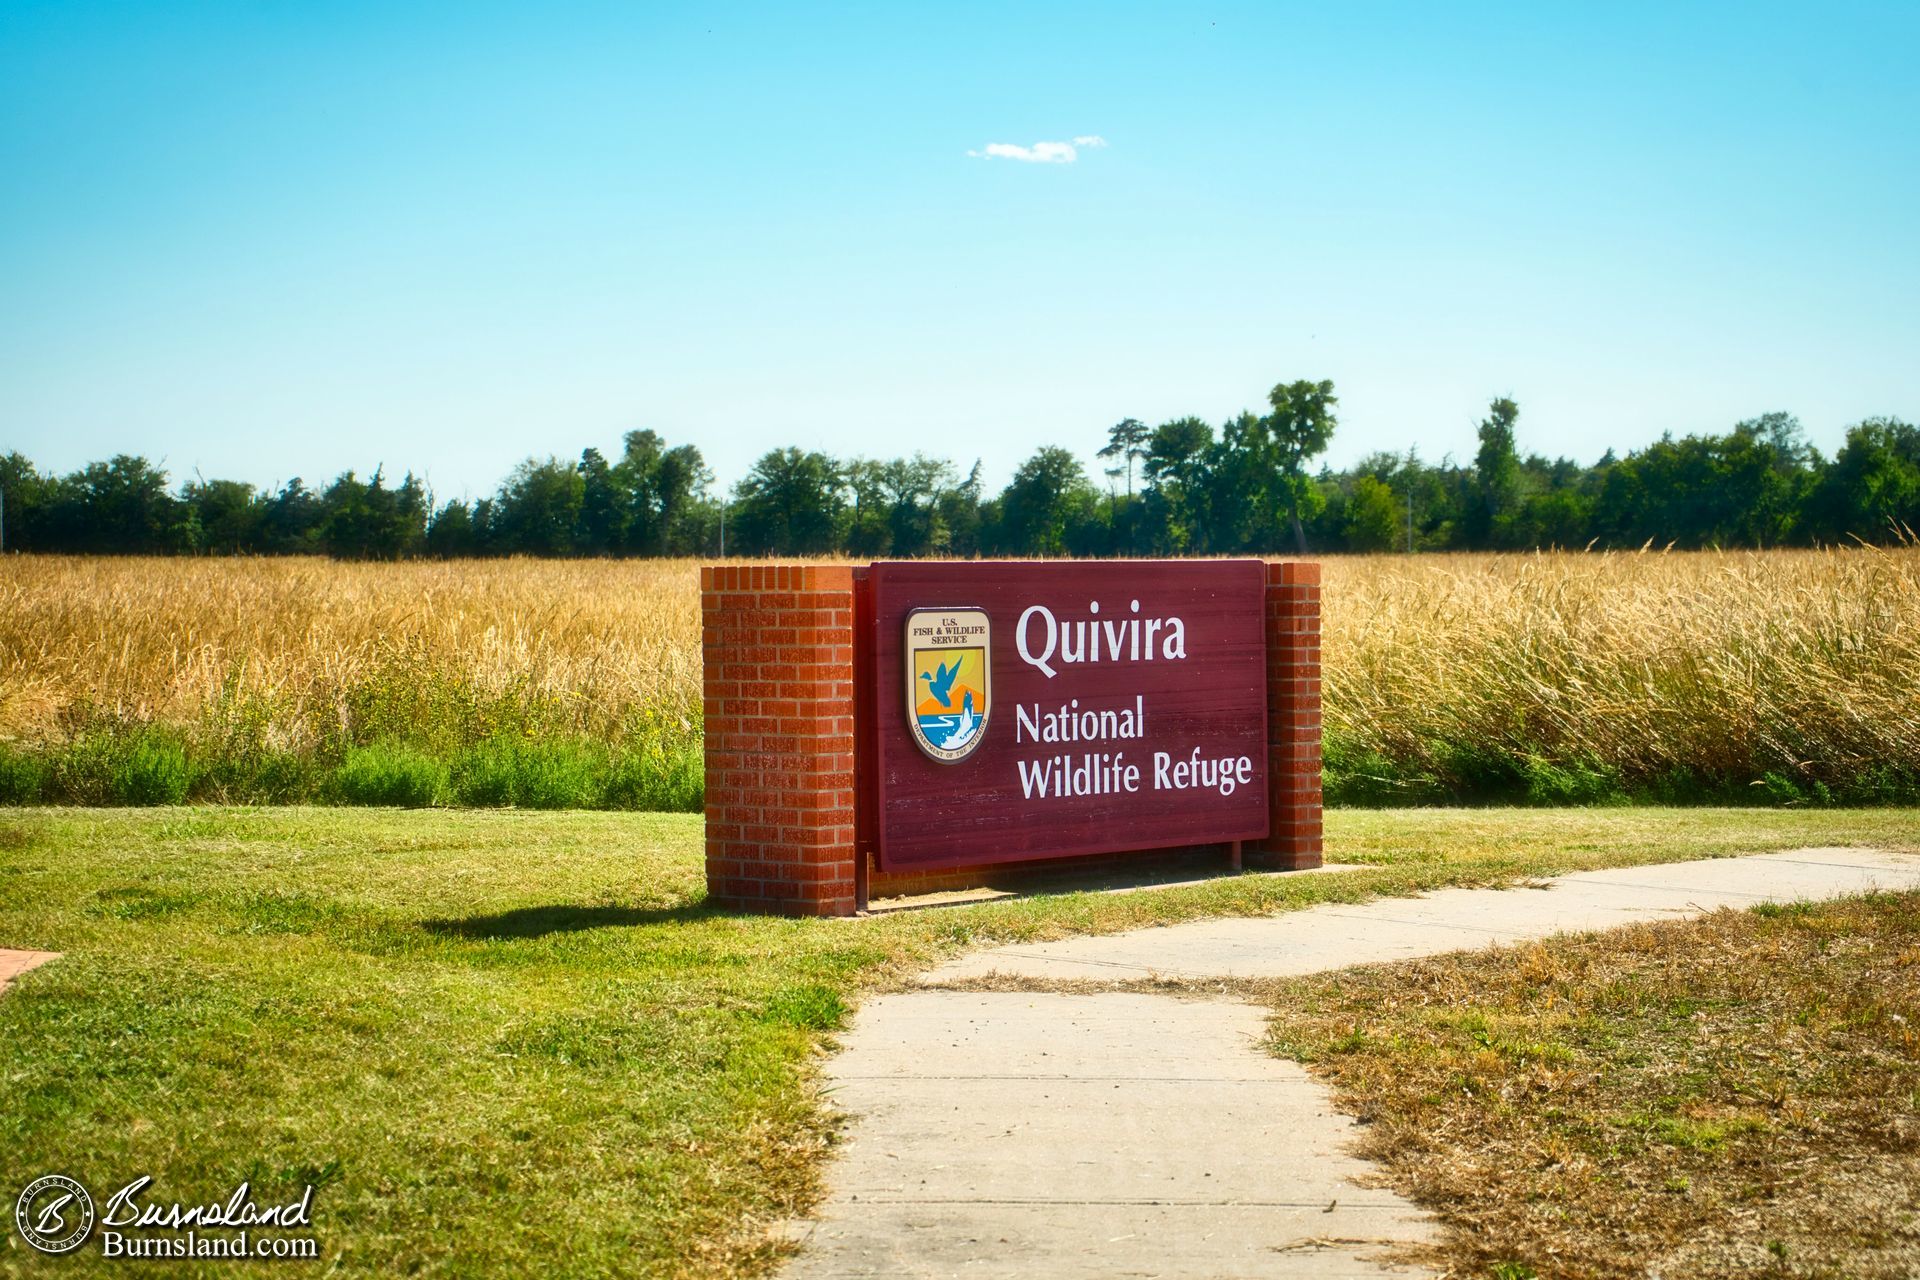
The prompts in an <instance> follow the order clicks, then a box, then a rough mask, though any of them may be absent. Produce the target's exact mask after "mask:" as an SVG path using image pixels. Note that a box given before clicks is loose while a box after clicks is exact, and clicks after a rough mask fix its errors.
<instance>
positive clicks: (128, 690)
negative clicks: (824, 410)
mask: <svg viewBox="0 0 1920 1280" xmlns="http://www.w3.org/2000/svg"><path fill="white" fill-rule="evenodd" d="M698 584H699V570H698V566H697V565H696V564H695V563H693V562H691V561H666V562H646V561H538V562H536V561H517V560H516V561H472V562H462V563H459V564H442V563H421V562H416V563H407V564H342V563H338V562H334V561H329V560H322V559H309V558H280V559H206V560H183V559H147V558H106V557H68V556H45V557H40V556H35V557H22V556H13V557H8V558H5V559H0V737H11V738H15V739H23V740H28V741H46V740H49V739H59V738H61V737H64V736H68V735H70V734H72V733H73V732H75V731H76V730H78V729H80V728H83V727H85V726H86V725H87V724H89V723H93V722H97V721H99V720H101V719H109V720H114V721H122V722H149V721H157V722H161V723H168V724H174V725H182V726H185V725H201V726H222V725H229V724H232V723H236V722H241V721H245V722H248V723H253V722H260V723H264V725H265V727H266V731H267V732H268V734H269V735H270V737H271V738H272V740H273V741H274V742H275V743H276V744H277V745H281V746H285V747H289V748H296V749H297V748H302V747H312V746H315V745H316V744H319V743H321V742H324V741H326V740H329V739H331V738H334V737H338V736H340V735H341V734H343V733H344V734H346V735H347V736H349V737H356V738H357V737H362V736H364V732H363V731H364V730H365V729H367V728H368V725H366V724H364V723H355V721H356V718H359V719H360V720H363V721H364V720H377V721H381V722H382V723H381V724H380V725H379V727H380V728H381V729H383V730H385V729H391V730H394V731H402V730H412V731H414V732H416V733H418V734H419V735H421V736H425V737H431V736H432V732H431V730H432V728H433V726H431V725H423V724H417V723H412V720H414V719H417V718H419V717H431V716H447V715H452V716H454V717H456V718H459V719H463V720H478V721H485V720H487V719H488V718H489V717H492V718H494V719H497V720H499V721H501V722H502V724H503V725H505V724H511V725H513V726H514V727H519V728H523V729H524V728H532V729H533V730H534V731H535V732H562V731H566V732H575V733H580V734H585V735H589V736H595V737H603V738H610V737H615V736H618V735H619V734H621V733H623V732H626V731H629V730H631V729H632V728H633V727H634V726H636V725H638V724H643V723H652V722H657V721H666V722H682V721H684V722H686V723H687V724H688V725H689V726H690V727H691V726H692V722H693V721H694V720H696V719H697V717H698V711H699V700H700V695H699V689H700V600H699V585H698ZM387 722H391V723H387ZM403 736H406V735H403Z"/></svg>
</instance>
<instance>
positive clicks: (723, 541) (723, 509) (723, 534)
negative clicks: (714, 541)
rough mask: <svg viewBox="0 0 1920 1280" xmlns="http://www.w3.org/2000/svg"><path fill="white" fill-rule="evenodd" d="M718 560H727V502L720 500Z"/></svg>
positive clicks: (723, 499)
mask: <svg viewBox="0 0 1920 1280" xmlns="http://www.w3.org/2000/svg"><path fill="white" fill-rule="evenodd" d="M720 558H721V559H722V560H725V559H726V558H727V500H726V499H725V498H722V499H720Z"/></svg>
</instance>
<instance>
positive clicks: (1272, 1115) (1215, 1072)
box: [788, 849, 1920, 1280]
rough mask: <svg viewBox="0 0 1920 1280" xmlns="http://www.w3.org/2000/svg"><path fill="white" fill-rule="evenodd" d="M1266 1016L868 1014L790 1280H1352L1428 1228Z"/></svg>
mask: <svg viewBox="0 0 1920 1280" xmlns="http://www.w3.org/2000/svg"><path fill="white" fill-rule="evenodd" d="M1912 888H1920V857H1914V856H1909V855H1902V854H1889V853H1879V852H1874V851H1870V850H1858V849H1809V850H1800V851H1797V852H1794V853H1785V854H1770V855H1763V856H1756V857H1747V858H1724V859H1714V860H1710V861H1704V862H1687V863H1668V864H1665V865H1661V866H1652V867H1632V868H1623V869H1620V870H1615V871H1599V872H1584V873H1581V874H1578V875H1570V876H1562V877H1559V878H1557V879H1555V880H1552V881H1548V882H1545V884H1544V885H1543V886H1542V887H1540V888H1529V889H1508V890H1500V889H1477V890H1445V891H1442V892H1438V893H1434V894H1431V895H1429V896H1427V897H1424V898H1416V899H1404V898H1403V899H1389V900H1381V901H1378V902H1373V903H1368V904H1365V905H1361V906H1325V907H1316V908H1312V909H1309V910H1305V911H1297V912H1291V913H1288V914H1285V915H1280V916H1270V917H1262V918H1256V919H1238V920H1210V921H1200V922H1196V923H1192V924H1183V925H1175V926H1171V927H1168V928H1163V929H1146V930H1141V931H1138V932H1135V933H1128V934H1118V935H1113V936H1109V937H1102V938H1076V939H1071V940H1069V941H1065V942H1059V943H1049V944H1045V945H1041V946H1031V945H1030V946H1019V947H1004V948H999V949H997V950H992V951H984V952H979V953H976V954H973V955H969V956H965V957H962V958H960V959H959V960H956V961H954V962H953V963H951V964H948V965H946V966H943V967H942V968H941V969H939V970H938V971H936V972H935V973H933V974H931V975H928V979H927V980H928V981H929V982H951V981H957V980H964V979H970V978H978V977H984V976H987V975H993V974H998V975H1005V976H1013V977H1021V978H1028V979H1035V980H1056V979H1087V978H1092V979H1096V980H1105V981H1127V980H1133V979H1140V978H1145V977H1149V976H1152V975H1156V974H1159V975H1166V976H1180V977H1188V978H1209V977H1257V976H1287V975H1299V974H1306V973H1312V972H1317V971H1320V970H1323V969H1332V968H1343V967H1346V966H1348V965H1354V964H1365V963H1372V962H1377V961H1390V960H1400V959H1407V958H1411V957H1416V956H1425V955H1437V954H1441V953H1444V952H1448V951H1458V950H1462V949H1471V948H1478V947H1482V946H1486V945H1488V944H1495V945H1499V944H1510V943H1516V942H1521V941H1527V940H1531V939H1535V938H1542V937H1546V936H1549V935H1551V934H1554V933H1559V932H1568V931H1577V930H1588V929H1596V928H1608V927H1613V926H1617V925H1621V924H1628V923H1633V922H1636V921H1645V920H1651V919H1663V918H1679V917H1684V916H1689V915H1697V914H1700V913H1702V912H1704V911H1707V910H1711V909H1712V908H1714V907H1717V906H1723V905H1731V906H1751V905H1754V904H1756V903H1759V902H1786V901H1794V900H1800V899H1815V898H1825V897H1834V896H1840V895H1845V894H1853V893H1860V892H1865V891H1868V890H1871V889H1912ZM1265 1022H1266V1019H1265V1013H1264V1011H1263V1010H1260V1009H1256V1008H1253V1007H1251V1006H1247V1005H1244V1004H1239V1003H1236V1002H1234V1001H1231V1000H1224V999H1222V1000H1212V999H1188V998H1182V997H1179V996H1172V995H1165V994H1148V993H1138V992H1107V993H1100V994H1094V995H1061V994H1043V993H1036V992H1020V991H1015V992H977V991H938V990H926V991H918V992H911V993H907V994H903V995H893V996H884V997H881V998H878V999H875V1000H872V1001H869V1002H868V1003H867V1004H866V1005H865V1006H864V1007H863V1008H862V1009H861V1010H860V1013H859V1016H858V1018H857V1019H856V1020H855V1023H854V1026H853V1029H852V1030H851V1031H850V1032H849V1033H848V1035H847V1036H846V1038H845V1048H844V1051H843V1052H842V1053H841V1054H839V1055H838V1056H836V1057H835V1059H834V1060H833V1062H832V1063H831V1065H830V1066H829V1067H828V1070H827V1076H828V1081H829V1084H830V1087H831V1089H832V1093H833V1097H834V1100H835V1101H836V1102H837V1103H838V1105H839V1106H841V1107H842V1108H844V1109H845V1110H846V1111H848V1112H850V1113H851V1115H852V1116H853V1118H854V1123H853V1124H852V1125H851V1127H850V1130H849V1134H848V1139H847V1142H846V1144H845V1146H844V1147H843V1149H842V1152H841V1155H840V1157H839V1158H838V1159H837V1160H836V1161H835V1162H834V1164H833V1166H832V1167H831V1169H830V1170H829V1173H828V1178H829V1182H830V1185H831V1188H832V1190H831V1195H830V1198H829V1200H828V1202H827V1204H826V1205H825V1206H824V1207H823V1209H822V1211H821V1215H820V1219H819V1220H818V1221H817V1222H815V1223H812V1224H802V1226H801V1228H800V1230H801V1232H802V1235H803V1237H804V1245H803V1248H802V1251H801V1254H800V1256H799V1257H798V1258H797V1259H796V1260H795V1262H794V1264H793V1265H792V1268H791V1269H790V1271H789V1273H788V1274H790V1275H791V1276H794V1277H799V1278H802V1280H814V1278H818V1277H851V1276H926V1277H936V1276H938V1277H947V1276H956V1277H957V1276H967V1277H972V1276H992V1277H1001V1276H1004V1277H1038V1278H1047V1277H1089V1278H1091V1277H1106V1276H1157V1277H1193V1278H1195V1280H1198V1278H1200V1277H1255V1276H1263V1277H1302V1276H1324V1277H1361V1276H1393V1275H1406V1274H1418V1273H1417V1272H1408V1271H1405V1270H1401V1269H1397V1268H1394V1267H1392V1266H1390V1265H1388V1264H1387V1263H1385V1262H1383V1261H1382V1260H1381V1259H1380V1255H1381V1254H1382V1253H1384V1252H1387V1251H1389V1250H1391V1249H1392V1248H1393V1247H1394V1246H1396V1245H1406V1244H1411V1243H1417V1242H1419V1241H1422V1240H1426V1239H1429V1238H1431V1233H1432V1232H1433V1226H1432V1223H1431V1222H1430V1220H1428V1219H1427V1218H1426V1217H1425V1216H1424V1215H1423V1214H1422V1213H1421V1212H1420V1211H1419V1210H1418V1209H1416V1208H1415V1207H1414V1206H1413V1205H1411V1204H1409V1203H1408V1202H1406V1201H1405V1200H1403V1199H1401V1198H1400V1197H1398V1196H1397V1195H1395V1194H1393V1193H1392V1192H1391V1191H1388V1190H1385V1189H1381V1188H1370V1187H1367V1186H1365V1185H1364V1183H1365V1182H1366V1181H1367V1174H1368V1167H1367V1166H1366V1165H1364V1164H1363V1163H1362V1162H1360V1161H1358V1160H1356V1159H1354V1158H1353V1157H1352V1156H1350V1155H1348V1154H1346V1151H1345V1146H1346V1143H1347V1140H1348V1139H1349V1137H1350V1136H1351V1131H1352V1122H1351V1121H1350V1120H1348V1119H1347V1118H1346V1117H1344V1116H1341V1115H1340V1114H1339V1113H1337V1112H1336V1111H1335V1110H1334V1109H1333V1107H1332V1105H1331V1102H1330V1100H1329V1098H1328V1096H1327V1094H1326V1092H1325V1090H1324V1089H1322V1088H1321V1086H1320V1085H1319V1084H1318V1083H1317V1082H1315V1081H1314V1080H1312V1079H1311V1078H1310V1077H1309V1076H1308V1075H1307V1074H1306V1073H1305V1072H1304V1071H1303V1070H1302V1069H1301V1068H1300V1067H1298V1066H1297V1065H1296V1064H1294V1063H1290V1062H1284V1061H1281V1060H1279V1059H1275V1058H1273V1057H1271V1056H1269V1055H1268V1054H1266V1053H1265V1052H1264V1051H1263V1050H1262V1048H1261V1042H1262V1040H1263V1039H1264V1036H1265Z"/></svg>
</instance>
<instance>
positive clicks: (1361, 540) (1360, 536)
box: [1344, 475, 1402, 551]
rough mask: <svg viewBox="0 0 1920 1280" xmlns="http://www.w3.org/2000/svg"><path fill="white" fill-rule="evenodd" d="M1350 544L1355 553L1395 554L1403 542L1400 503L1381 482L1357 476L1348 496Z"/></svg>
mask: <svg viewBox="0 0 1920 1280" xmlns="http://www.w3.org/2000/svg"><path fill="white" fill-rule="evenodd" d="M1344 524H1345V529H1344V533H1345V535H1346V540H1347V545H1348V546H1349V547H1351V548H1352V549H1353V550H1355V551H1391V550H1393V547H1394V544H1395V543H1396V542H1397V541H1399V540H1400V537H1401V532H1402V531H1401V527H1400V504H1399V502H1397V501H1396V500H1395V499H1394V496H1393V490H1392V489H1390V488H1388V487H1387V485H1386V484H1385V483H1384V482H1382V481H1381V480H1379V479H1377V478H1375V477H1373V476H1370V475H1361V476H1357V477H1355V479H1354V482H1353V490H1352V492H1351V493H1350V494H1349V495H1348V497H1347V509H1346V516H1345V521H1344Z"/></svg>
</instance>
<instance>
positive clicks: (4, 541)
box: [0, 489, 7, 555]
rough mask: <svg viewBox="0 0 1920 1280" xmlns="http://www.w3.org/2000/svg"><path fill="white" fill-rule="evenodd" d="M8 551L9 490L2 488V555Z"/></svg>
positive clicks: (0, 536)
mask: <svg viewBox="0 0 1920 1280" xmlns="http://www.w3.org/2000/svg"><path fill="white" fill-rule="evenodd" d="M6 551H7V491H6V490H5V489H0V555H5V554H6Z"/></svg>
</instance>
